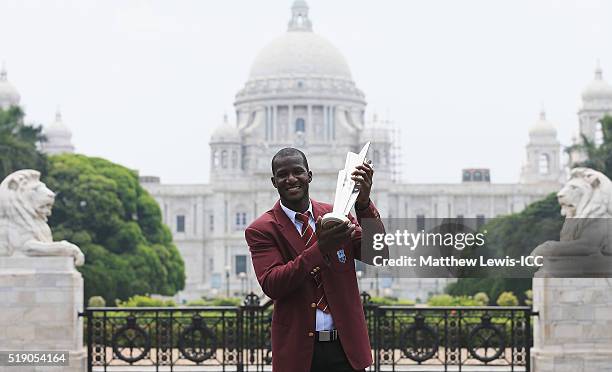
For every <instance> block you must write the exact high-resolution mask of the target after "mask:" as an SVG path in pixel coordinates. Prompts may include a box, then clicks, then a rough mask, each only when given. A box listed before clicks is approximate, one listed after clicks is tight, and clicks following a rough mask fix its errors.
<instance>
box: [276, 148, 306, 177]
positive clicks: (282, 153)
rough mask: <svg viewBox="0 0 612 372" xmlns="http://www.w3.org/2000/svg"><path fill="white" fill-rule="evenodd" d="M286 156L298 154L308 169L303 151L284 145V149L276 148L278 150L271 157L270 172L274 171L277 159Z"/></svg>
mask: <svg viewBox="0 0 612 372" xmlns="http://www.w3.org/2000/svg"><path fill="white" fill-rule="evenodd" d="M287 156H300V157H301V158H302V161H303V162H304V165H305V166H306V170H310V169H309V168H308V160H306V155H304V153H303V152H301V151H300V150H298V149H295V148H293V147H285V148H284V149H280V150H278V152H277V153H276V154H275V155H274V156H273V157H272V174H273V175H274V173H275V172H276V162H277V161H278V159H280V158H284V157H287Z"/></svg>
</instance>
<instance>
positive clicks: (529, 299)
mask: <svg viewBox="0 0 612 372" xmlns="http://www.w3.org/2000/svg"><path fill="white" fill-rule="evenodd" d="M525 305H527V306H531V305H533V291H532V290H531V289H529V290H527V291H525Z"/></svg>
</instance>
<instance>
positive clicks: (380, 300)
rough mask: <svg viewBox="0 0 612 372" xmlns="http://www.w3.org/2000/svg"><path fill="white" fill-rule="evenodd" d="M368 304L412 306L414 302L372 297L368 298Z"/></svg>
mask: <svg viewBox="0 0 612 372" xmlns="http://www.w3.org/2000/svg"><path fill="white" fill-rule="evenodd" d="M370 302H371V303H372V304H375V305H379V306H396V305H405V306H412V305H414V301H411V300H404V299H401V300H400V299H397V298H395V297H372V298H370Z"/></svg>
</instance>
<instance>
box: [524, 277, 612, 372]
mask: <svg viewBox="0 0 612 372" xmlns="http://www.w3.org/2000/svg"><path fill="white" fill-rule="evenodd" d="M533 307H534V310H535V311H538V312H539V314H540V315H539V317H536V318H535V319H534V347H533V349H532V352H531V355H532V358H531V363H532V370H533V371H535V372H594V371H597V372H612V279H606V278H596V279H589V278H562V279H561V278H535V279H533Z"/></svg>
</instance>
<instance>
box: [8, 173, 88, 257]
mask: <svg viewBox="0 0 612 372" xmlns="http://www.w3.org/2000/svg"><path fill="white" fill-rule="evenodd" d="M54 202H55V194H54V193H53V192H52V191H51V190H49V189H48V188H47V186H46V185H45V184H44V183H42V182H41V181H40V173H39V172H38V171H35V170H30V169H25V170H20V171H17V172H14V173H12V174H10V175H9V176H8V177H6V178H5V179H4V181H2V183H0V256H15V257H23V256H72V257H74V264H75V265H76V266H81V265H83V263H84V262H85V257H84V256H83V253H82V252H81V250H80V249H79V247H77V246H76V245H74V244H72V243H69V242H67V241H60V242H54V241H53V237H52V236H51V229H50V228H49V225H47V218H48V217H49V216H50V215H51V208H52V207H53V203H54Z"/></svg>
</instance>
